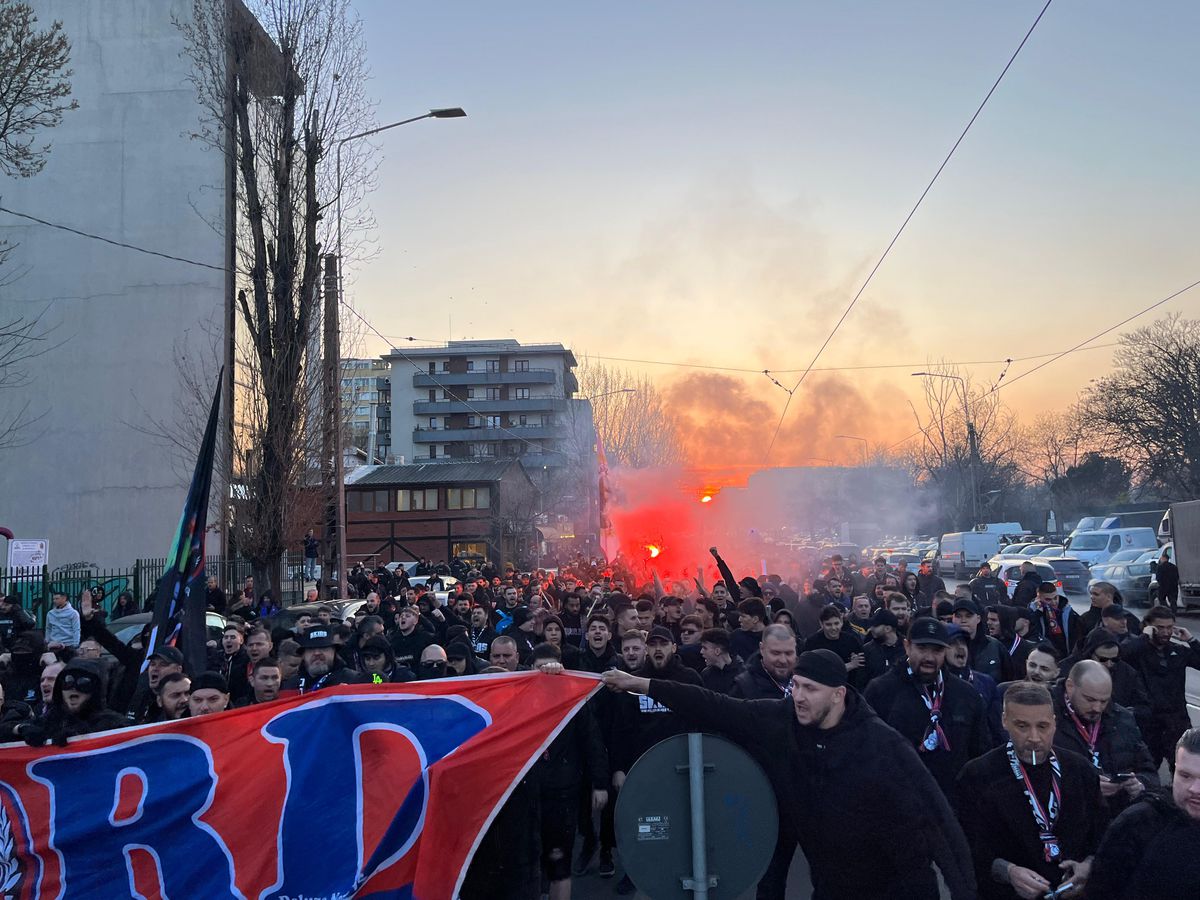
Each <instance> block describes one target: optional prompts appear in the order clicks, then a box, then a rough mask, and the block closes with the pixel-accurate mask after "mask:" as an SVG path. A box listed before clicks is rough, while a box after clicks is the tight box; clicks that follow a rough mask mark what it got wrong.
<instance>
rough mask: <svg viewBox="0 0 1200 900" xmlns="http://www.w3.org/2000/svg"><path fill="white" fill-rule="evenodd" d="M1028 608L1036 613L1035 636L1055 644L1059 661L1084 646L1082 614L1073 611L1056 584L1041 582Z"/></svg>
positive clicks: (1034, 617)
mask: <svg viewBox="0 0 1200 900" xmlns="http://www.w3.org/2000/svg"><path fill="white" fill-rule="evenodd" d="M1029 608H1030V610H1031V611H1032V612H1033V628H1032V631H1033V633H1034V635H1035V636H1036V637H1037V639H1038V640H1041V641H1049V642H1050V643H1051V644H1053V645H1054V647H1055V649H1056V650H1057V651H1058V656H1059V658H1060V659H1061V658H1063V657H1064V656H1070V655H1071V654H1072V653H1074V652H1075V649H1076V648H1077V647H1078V646H1079V645H1080V644H1082V643H1083V625H1082V624H1081V621H1080V618H1079V613H1077V612H1075V610H1073V609H1071V604H1070V603H1069V602H1068V601H1067V598H1066V597H1064V596H1063V595H1062V594H1060V593H1059V592H1058V585H1056V584H1055V583H1054V582H1053V581H1043V582H1042V584H1041V587H1039V588H1038V590H1037V596H1036V598H1035V599H1034V601H1033V603H1032V604H1030V607H1029Z"/></svg>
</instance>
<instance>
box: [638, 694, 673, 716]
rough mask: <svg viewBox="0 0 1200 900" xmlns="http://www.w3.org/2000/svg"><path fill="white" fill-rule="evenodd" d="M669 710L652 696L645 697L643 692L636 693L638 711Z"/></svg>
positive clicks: (654, 711) (660, 711)
mask: <svg viewBox="0 0 1200 900" xmlns="http://www.w3.org/2000/svg"><path fill="white" fill-rule="evenodd" d="M670 711H671V710H669V709H667V707H665V706H663V705H662V704H661V703H659V702H658V701H657V700H655V699H654V698H653V697H647V696H646V695H645V694H639V695H638V712H644V713H669V712H670Z"/></svg>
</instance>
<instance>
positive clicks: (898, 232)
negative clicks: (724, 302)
mask: <svg viewBox="0 0 1200 900" xmlns="http://www.w3.org/2000/svg"><path fill="white" fill-rule="evenodd" d="M1052 2H1053V0H1046V4H1045V5H1044V6H1043V7H1042V9H1041V12H1039V13H1038V14H1037V18H1036V19H1034V20H1033V24H1032V25H1030V26H1029V30H1028V31H1026V32H1025V36H1024V37H1023V38H1021V43H1019V44H1017V49H1016V50H1014V51H1013V52H1012V56H1010V57H1009V58H1008V62H1007V63H1005V64H1004V68H1003V69H1002V70H1001V71H1000V74H999V75H998V76H997V77H996V80H995V81H994V82H993V83H992V86H991V87H990V88H989V89H988V92H987V94H985V95H984V98H983V100H982V101H981V102H980V104H979V106H978V107H977V108H976V110H975V112H974V114H973V115H972V116H971V118H970V120H969V121H968V122H967V125H966V127H965V128H963V130H962V133H961V134H959V136H958V140H956V141H955V142H954V145H953V146H952V147H951V148H950V152H949V153H947V154H946V158H945V159H943V160H942V164H941V165H940V166H938V167H937V171H936V172H934V173H933V177H932V178H931V179H929V183H928V184H927V185H925V190H923V191H921V196H920V197H918V198H917V202H916V203H914V204H913V208H912V209H911V210H909V212H908V215H907V216H905V217H904V221H903V222H901V223H900V227H899V228H898V229H897V230H896V233H895V234H894V235H893V236H892V239H891V241H889V242H888V245H887V247H886V248H884V251H883V255H882V256H880V257H879V260H878V261H877V262H876V263H875V265H874V267H873V268H872V269H871V271H870V272H869V273H867V277H866V280H865V281H863V283H862V286H861V287H860V288H859V289H858V292H857V293H856V294H855V295H854V297H853V298H852V299H851V300H850V304H849V305H848V306H847V307H846V309H845V310H844V311H843V312H842V315H841V318H839V319H838V320H837V322H836V323H835V324H834V326H833V330H832V331H830V332H829V336H828V337H826V338H825V341H824V343H822V344H821V347H820V349H818V350H817V352H816V354H815V355H814V356H813V358H812V361H811V362H810V363H809V364H808V368H806V369H805V370H804V372H803V374H801V376H800V378H799V380H797V381H796V386H795V387H793V388H792V391H791V393H790V394H789V395H788V398H787V402H786V403H784V405H783V412H782V414H780V416H779V422H778V423H777V424H776V425H775V433H774V434H772V435H771V442H770V443H769V444H768V445H767V452H766V455H765V456H764V457H763V463H764V464H766V462H767V461H768V460H769V459H770V458H771V450H772V449H773V448H774V446H775V441H776V439H778V437H779V430H780V429H781V428H782V427H783V421H784V419H786V418H787V414H788V407H790V406H791V405H792V400H793V398H794V397H795V396H796V391H798V390H799V389H800V386H801V385H803V384H804V379H805V378H807V377H808V373H809V372H811V371H812V368H813V366H815V365H816V364H817V360H819V359H820V358H821V354H822V353H824V352H825V348H826V347H828V346H829V342H830V341H832V340H833V337H834V335H836V334H837V333H838V329H839V328H841V327H842V323H843V322H845V321H846V317H847V316H848V315H850V311H851V310H852V309H854V307H855V304H857V303H858V299H859V298H860V297H861V296H862V295H863V292H864V291H865V290H866V289H867V286H868V285H869V284H870V283H871V279H873V278H874V277H875V273H876V272H878V271H879V267H880V266H882V265H883V261H884V260H885V259H887V257H888V254H889V253H891V252H892V248H893V247H894V246H896V242H897V241H898V240H900V235H902V234H904V229H905V228H907V227H908V223H909V222H911V221H912V218H913V216H914V215H916V213H917V210H918V209H920V207H921V203H922V202H924V200H925V198H926V196H928V194H929V192H930V191H931V190H932V189H933V186H934V184H935V183H936V182H937V180H938V177H939V176H940V175H941V174H942V172H943V170H944V169H945V168H946V166H947V165H948V164H949V162H950V159H951V157H953V156H954V152H955V151H956V150H957V149H958V147H959V145H960V144H961V143H962V142H963V139H964V138H966V136H967V132H968V131H970V130H971V126H972V125H974V124H975V120H976V119H978V118H979V114H980V113H982V112H983V108H984V107H985V106H987V102H988V100H990V99H991V98H992V94H994V93H995V92H996V88H998V87H999V86H1000V82H1001V81H1003V80H1004V76H1005V75H1007V74H1008V70H1009V69H1010V68H1011V67H1012V64H1013V63H1014V62H1015V61H1016V59H1017V55H1018V54H1019V53H1020V52H1021V49H1022V48H1023V47H1024V46H1025V43H1026V42H1027V41H1028V40H1029V38H1030V36H1031V35H1032V34H1033V31H1034V29H1035V28H1037V26H1038V23H1039V22H1040V21H1042V16H1044V15H1045V14H1046V10H1048V9H1049V8H1050V4H1051V3H1052Z"/></svg>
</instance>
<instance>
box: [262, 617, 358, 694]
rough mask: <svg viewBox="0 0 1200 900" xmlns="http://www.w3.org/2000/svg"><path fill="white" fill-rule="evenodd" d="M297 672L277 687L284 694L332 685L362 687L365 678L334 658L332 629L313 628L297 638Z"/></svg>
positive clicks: (323, 626) (304, 691)
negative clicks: (298, 662) (298, 664)
mask: <svg viewBox="0 0 1200 900" xmlns="http://www.w3.org/2000/svg"><path fill="white" fill-rule="evenodd" d="M298 643H299V644H300V671H299V672H298V673H296V676H295V677H294V678H289V679H288V680H287V681H285V682H284V683H283V685H282V687H281V690H284V691H299V692H300V693H301V694H311V693H313V692H314V691H319V690H320V689H321V688H324V687H333V686H334V685H335V684H363V683H365V682H366V678H365V677H364V676H363V675H361V674H359V673H358V672H355V671H354V670H353V669H350V668H347V667H346V666H345V665H343V664H342V662H341V659H340V658H339V657H338V655H337V641H336V640H335V638H334V634H333V627H332V626H326V625H313V626H311V627H310V628H309V629H308V630H307V631H305V632H304V633H303V634H301V635H300V640H299V642H298Z"/></svg>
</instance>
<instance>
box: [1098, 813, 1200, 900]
mask: <svg viewBox="0 0 1200 900" xmlns="http://www.w3.org/2000/svg"><path fill="white" fill-rule="evenodd" d="M1198 884H1200V821H1197V820H1196V819H1193V818H1191V817H1190V816H1189V815H1188V814H1187V813H1186V812H1184V811H1183V810H1181V809H1180V808H1179V807H1177V806H1176V805H1175V804H1174V803H1172V802H1170V801H1169V800H1167V799H1166V798H1163V797H1156V796H1153V795H1147V797H1146V799H1144V800H1141V801H1139V802H1137V803H1135V804H1133V806H1131V807H1129V809H1127V810H1125V812H1123V813H1121V815H1119V816H1117V818H1116V821H1114V822H1113V823H1112V825H1111V826H1110V827H1109V829H1108V831H1107V832H1106V833H1105V835H1104V839H1103V840H1102V841H1101V842H1100V848H1099V849H1098V850H1097V851H1096V858H1095V860H1094V861H1093V862H1092V872H1091V875H1090V876H1089V877H1088V884H1087V895H1088V897H1096V898H1103V900H1145V898H1149V897H1153V898H1154V900H1195V897H1196V885H1198Z"/></svg>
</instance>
